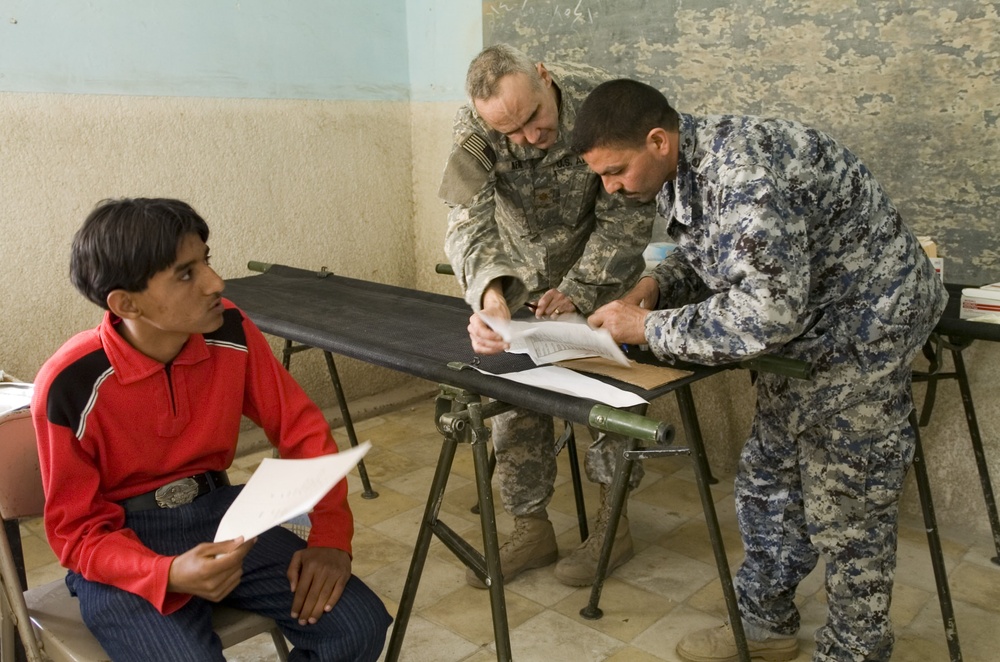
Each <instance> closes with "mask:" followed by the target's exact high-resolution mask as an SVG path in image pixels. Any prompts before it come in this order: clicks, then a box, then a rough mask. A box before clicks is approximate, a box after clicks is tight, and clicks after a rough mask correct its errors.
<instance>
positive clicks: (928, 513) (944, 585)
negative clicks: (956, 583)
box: [910, 409, 962, 662]
mask: <svg viewBox="0 0 1000 662" xmlns="http://www.w3.org/2000/svg"><path fill="white" fill-rule="evenodd" d="M910 425H911V426H913V434H914V437H915V439H916V445H915V447H914V452H913V471H914V475H915V477H916V479H917V492H918V493H919V495H920V509H921V510H922V511H923V515H924V528H925V529H927V546H928V548H929V549H930V553H931V565H932V566H933V568H934V581H935V583H936V584H937V592H938V602H939V603H940V604H941V620H942V622H943V623H944V635H945V639H946V640H947V641H948V653H949V656H950V657H949V659H950V660H951V662H961V660H962V647H961V646H960V645H959V642H958V627H957V626H956V624H955V611H954V609H953V608H952V604H951V589H950V588H949V587H948V571H947V570H946V569H945V567H944V554H942V552H941V538H940V537H939V535H938V529H937V518H936V517H935V515H934V500H933V499H932V498H931V488H930V481H928V480H927V465H926V463H925V462H924V451H923V447H922V446H921V444H920V427H919V426H918V425H917V410H916V409H912V410H911V411H910Z"/></svg>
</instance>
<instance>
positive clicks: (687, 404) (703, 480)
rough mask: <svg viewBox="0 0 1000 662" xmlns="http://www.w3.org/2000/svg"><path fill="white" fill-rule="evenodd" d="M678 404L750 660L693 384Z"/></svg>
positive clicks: (744, 657) (726, 592) (725, 589)
mask: <svg viewBox="0 0 1000 662" xmlns="http://www.w3.org/2000/svg"><path fill="white" fill-rule="evenodd" d="M677 404H678V406H679V408H680V414H681V422H682V423H683V424H684V435H685V437H686V438H687V440H688V443H689V444H690V445H691V451H692V453H694V462H693V464H694V475H695V479H696V481H697V483H698V494H699V496H701V507H702V510H704V511H705V524H706V525H707V526H708V535H709V538H711V540H712V551H713V552H714V553H715V566H716V569H717V570H718V572H719V581H720V582H721V583H722V595H723V597H724V598H725V599H726V611H727V612H728V613H729V625H730V627H731V628H732V630H733V637H734V638H735V639H736V652H737V653H738V654H739V656H740V662H750V650H749V648H747V638H746V634H744V632H743V619H742V617H741V616H740V609H739V606H738V605H737V603H736V589H734V588H733V577H732V574H731V573H730V572H729V559H728V558H727V557H726V546H725V544H724V543H723V541H722V532H721V531H720V530H719V518H718V516H717V515H716V513H715V500H714V499H713V498H712V489H711V487H710V481H709V479H710V477H711V473H710V472H709V471H708V455H707V454H706V453H705V443H704V441H703V440H702V438H701V426H700V425H699V424H698V414H697V412H696V411H695V408H694V396H693V395H692V394H691V387H690V385H685V386H682V387H680V388H679V389H677Z"/></svg>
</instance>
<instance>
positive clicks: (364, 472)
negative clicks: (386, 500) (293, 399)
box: [281, 338, 378, 499]
mask: <svg viewBox="0 0 1000 662" xmlns="http://www.w3.org/2000/svg"><path fill="white" fill-rule="evenodd" d="M307 349H313V347H312V346H311V345H295V344H294V343H293V342H292V341H291V340H289V339H288V338H285V346H284V349H282V350H281V365H283V366H284V367H285V370H288V369H289V366H290V365H291V363H292V354H298V353H299V352H304V351H306V350H307ZM323 357H324V358H325V359H326V370H327V372H329V373H330V381H331V382H332V383H333V392H334V393H335V394H336V395H337V404H338V405H339V406H340V415H341V417H342V418H343V419H344V429H346V430H347V438H348V440H349V441H350V442H351V446H357V445H358V435H357V434H355V432H354V421H353V420H352V419H351V411H350V409H348V407H347V398H346V397H344V388H343V387H342V386H341V384H340V375H339V374H338V373H337V365H336V364H335V363H334V362H333V354H331V353H330V352H327V351H325V350H324V351H323ZM358 475H360V476H361V486H362V487H363V488H364V489H363V491H362V492H361V496H362V497H363V498H365V499H374V498H375V497H377V496H378V492H376V491H375V490H373V489H372V484H371V481H370V480H369V479H368V469H366V468H365V461H364V460H361V461H360V462H358Z"/></svg>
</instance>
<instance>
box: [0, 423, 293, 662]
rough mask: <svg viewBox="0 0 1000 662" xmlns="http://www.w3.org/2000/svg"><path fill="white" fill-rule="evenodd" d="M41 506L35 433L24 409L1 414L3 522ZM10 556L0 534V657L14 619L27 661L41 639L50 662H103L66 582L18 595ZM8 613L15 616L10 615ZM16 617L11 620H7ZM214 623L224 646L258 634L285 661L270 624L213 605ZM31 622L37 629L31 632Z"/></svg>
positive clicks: (276, 632) (282, 643) (36, 652)
mask: <svg viewBox="0 0 1000 662" xmlns="http://www.w3.org/2000/svg"><path fill="white" fill-rule="evenodd" d="M44 508H45V491H44V490H43V489H42V474H41V468H40V466H39V463H38V445H37V442H36V441H35V429H34V426H33V424H32V421H31V414H30V412H29V411H28V410H18V411H15V412H9V413H7V414H3V415H0V516H2V518H3V520H4V521H16V520H18V519H22V518H26V517H37V516H41V515H42V514H43V511H44ZM16 566H17V560H16V559H15V558H14V555H13V553H12V550H11V547H10V544H9V542H8V539H7V533H6V531H3V530H0V584H2V588H3V595H0V603H2V604H0V610H2V611H3V612H4V613H3V617H2V618H0V621H2V631H3V635H4V636H3V637H0V639H6V640H7V641H6V642H0V659H2V660H6V659H7V656H8V654H9V653H10V652H11V651H12V646H11V645H10V644H11V642H10V638H11V637H12V635H13V629H14V628H13V626H12V625H11V622H12V621H16V623H17V629H18V633H19V634H20V636H21V640H22V641H23V642H25V653H26V654H27V655H28V658H29V660H41V659H42V658H41V657H40V655H41V653H40V651H39V648H38V644H37V642H36V640H35V636H34V635H35V634H36V633H37V634H38V635H39V637H40V638H41V640H42V642H43V644H44V647H45V653H46V655H47V656H48V658H49V659H52V660H93V661H97V660H107V659H108V657H107V654H106V653H105V652H104V650H103V649H101V646H100V644H98V643H97V640H96V639H94V638H93V635H91V634H90V631H89V630H87V626H86V625H85V624H84V623H83V618H82V617H81V616H80V609H79V605H78V603H77V602H76V600H74V599H72V598H71V597H70V595H69V591H68V590H67V589H66V584H65V582H63V581H62V580H56V581H53V582H50V583H49V584H46V585H44V586H40V587H36V588H34V589H31V590H30V591H28V592H27V593H25V594H22V593H21V591H22V588H21V585H20V579H19V578H18V576H17V567H16ZM8 609H10V610H11V611H12V612H13V614H11V613H8V612H7V610H8ZM12 615H13V616H15V617H16V618H13V619H12V618H11V616H12ZM212 621H213V623H212V625H213V628H214V629H215V631H216V633H217V634H218V635H219V637H220V639H221V640H222V645H223V648H228V647H229V646H232V645H234V644H237V643H239V642H241V641H243V640H245V639H248V638H250V637H253V636H256V635H257V634H264V633H269V634H270V635H271V639H272V641H273V643H274V646H275V649H276V652H277V654H278V658H279V659H280V660H287V659H288V647H287V646H286V644H285V640H284V637H283V636H282V634H281V631H280V630H279V629H278V628H277V626H276V625H275V623H274V621H272V620H271V619H269V618H266V617H264V616H259V615H257V614H253V613H250V612H246V611H242V610H239V609H234V608H231V607H225V606H222V605H217V606H216V607H215V609H214V610H213V618H212ZM32 624H34V628H35V631H34V632H33V631H32Z"/></svg>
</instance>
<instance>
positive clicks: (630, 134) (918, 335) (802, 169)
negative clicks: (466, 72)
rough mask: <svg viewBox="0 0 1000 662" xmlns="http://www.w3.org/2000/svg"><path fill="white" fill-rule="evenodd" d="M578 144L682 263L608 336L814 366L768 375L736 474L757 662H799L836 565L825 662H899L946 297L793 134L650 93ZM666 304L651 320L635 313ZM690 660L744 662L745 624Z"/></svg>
mask: <svg viewBox="0 0 1000 662" xmlns="http://www.w3.org/2000/svg"><path fill="white" fill-rule="evenodd" d="M572 144H573V146H574V147H575V148H576V149H577V150H579V152H580V153H581V154H583V158H584V159H585V160H586V161H587V163H588V164H589V165H590V166H591V167H592V168H593V169H594V171H595V172H597V173H598V174H600V175H602V179H603V182H604V185H605V187H606V188H607V189H608V190H609V191H619V192H621V193H623V194H625V195H628V196H631V197H634V198H636V199H639V200H649V199H654V198H655V200H656V203H657V211H658V213H659V214H660V215H662V216H663V217H664V218H666V219H667V222H668V225H667V228H668V234H669V236H670V237H671V238H672V240H673V241H674V242H676V244H677V251H676V252H674V253H672V254H671V255H670V256H669V257H667V259H666V260H664V261H663V262H662V263H661V264H660V265H658V266H657V267H656V269H655V270H654V272H653V274H652V276H651V277H649V278H643V279H642V280H640V282H639V283H638V284H637V285H636V287H635V288H634V290H633V291H632V292H631V293H630V294H629V295H628V296H627V297H626V300H624V301H619V302H614V303H612V304H609V305H608V306H605V307H603V308H601V309H600V310H598V311H597V312H596V313H595V314H594V315H593V316H591V318H590V322H591V324H593V325H595V326H603V327H605V328H607V329H608V330H609V331H611V333H612V335H613V336H614V337H615V339H616V340H617V341H620V342H635V343H638V342H645V343H648V344H649V345H650V347H651V348H652V349H653V351H654V352H655V353H656V355H657V356H659V357H661V358H662V359H663V360H665V361H671V360H673V359H674V358H678V359H685V360H689V361H694V362H698V363H705V364H719V363H724V362H728V361H732V360H734V359H745V358H749V357H752V356H756V355H760V354H765V353H769V354H774V355H777V356H786V357H789V358H793V359H801V360H804V361H809V362H811V363H812V366H813V369H814V373H815V376H814V378H813V379H812V380H811V381H804V380H796V379H790V378H787V377H782V376H779V375H774V374H761V375H760V376H759V377H758V379H757V406H756V413H755V417H754V421H753V426H752V430H751V433H750V438H749V440H748V441H747V443H746V445H745V446H744V449H743V452H742V456H741V460H740V466H739V471H738V475H737V477H736V495H735V496H736V507H737V516H738V520H739V526H740V531H741V534H742V537H743V544H744V548H745V552H746V557H745V560H744V561H743V563H742V565H741V566H740V569H739V571H738V573H737V575H736V589H737V595H738V600H739V606H740V612H741V615H742V618H743V623H744V626H745V627H746V633H747V638H748V640H750V641H749V643H750V648H751V653H752V654H753V655H754V656H755V657H763V658H764V659H768V660H790V659H793V658H794V657H795V656H796V655H797V653H798V642H797V640H796V638H795V634H796V632H797V630H798V628H799V613H798V610H797V609H796V607H795V604H794V602H793V598H794V596H795V590H796V587H797V586H798V584H799V582H800V581H801V580H802V579H803V578H805V576H806V575H807V574H809V572H810V571H811V570H812V569H813V568H814V567H815V565H816V563H817V561H818V559H819V558H820V556H822V557H823V559H824V560H825V562H826V592H827V600H828V617H827V622H826V624H825V625H824V626H823V627H821V628H820V629H819V630H817V632H816V635H815V636H816V649H815V654H814V656H813V659H814V660H824V661H832V660H837V661H838V662H843V661H845V660H856V661H858V662H861V661H863V660H888V659H889V656H890V654H891V652H892V644H893V636H892V628H891V623H890V620H889V603H890V598H891V594H892V581H893V573H894V570H895V562H896V529H897V516H898V502H899V495H900V491H901V489H902V485H903V477H904V475H905V473H906V470H907V468H908V467H909V465H910V463H911V461H912V459H913V451H914V432H913V429H912V428H911V426H910V425H909V422H908V419H907V417H908V414H909V413H910V411H911V409H912V407H913V404H912V402H911V393H910V362H911V361H912V359H913V358H914V356H915V355H916V353H917V351H918V349H919V348H920V347H921V345H922V344H923V343H924V341H925V340H926V338H927V336H928V335H929V333H930V332H931V330H932V328H933V327H934V324H935V323H936V321H937V319H938V317H939V316H940V315H941V313H942V312H943V310H944V306H945V302H946V299H947V294H946V293H945V290H944V287H943V285H942V284H941V282H940V279H939V278H938V277H937V276H936V275H935V272H934V268H933V267H932V265H931V263H930V261H929V259H928V258H927V256H926V255H925V254H924V252H923V251H922V250H921V248H920V245H919V243H918V242H917V239H916V237H915V236H914V235H913V233H912V232H911V231H910V230H909V229H908V228H907V227H906V226H905V225H904V224H903V222H902V220H901V219H900V216H899V213H898V212H897V211H896V208H895V207H894V206H893V204H892V202H891V201H890V200H889V198H888V196H887V195H886V194H885V192H884V191H883V190H882V188H881V186H879V184H878V182H876V181H875V179H874V177H873V176H872V175H871V173H870V172H869V171H868V169H867V168H866V167H865V166H864V165H863V164H862V163H861V162H860V161H859V160H858V158H857V157H856V156H855V155H854V154H852V153H851V152H850V151H848V150H847V149H845V148H844V147H842V146H841V145H839V144H838V143H837V142H836V141H834V140H833V139H832V138H830V137H829V136H827V135H825V134H823V133H821V132H819V131H816V130H814V129H810V128H807V127H805V126H802V125H800V124H797V123H795V122H787V121H781V120H773V119H760V118H754V117H735V116H716V117H693V116H690V115H683V114H680V115H679V114H678V113H677V112H676V111H674V109H673V108H671V107H670V105H669V104H668V103H667V100H666V99H665V98H664V97H663V95H662V94H660V93H659V92H658V91H657V90H655V89H654V88H652V87H649V86H648V85H644V84H642V83H638V82H636V81H614V82H611V83H608V84H606V85H602V86H601V87H599V88H598V89H597V90H596V91H595V92H594V93H593V94H592V95H591V97H589V98H588V100H587V102H586V103H585V105H584V106H583V108H582V109H581V111H580V113H579V115H578V117H577V125H576V130H575V133H574V135H573V143H572ZM639 298H645V300H646V301H658V303H657V306H656V307H657V310H655V311H646V310H640V309H639V308H637V307H635V306H634V305H630V304H629V303H628V302H627V301H635V300H638V299H639ZM677 652H678V654H679V655H680V656H681V657H682V658H684V659H686V660H692V661H694V660H697V661H704V660H713V661H721V660H736V659H737V655H736V647H735V644H734V642H733V637H732V631H731V630H730V629H729V628H728V626H723V627H722V628H714V629H711V630H705V631H701V632H698V633H692V634H689V635H687V636H686V637H684V638H683V639H682V640H681V642H680V643H679V644H678V646H677Z"/></svg>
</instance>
